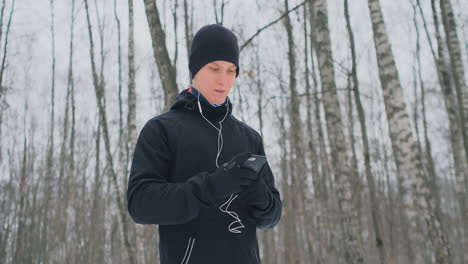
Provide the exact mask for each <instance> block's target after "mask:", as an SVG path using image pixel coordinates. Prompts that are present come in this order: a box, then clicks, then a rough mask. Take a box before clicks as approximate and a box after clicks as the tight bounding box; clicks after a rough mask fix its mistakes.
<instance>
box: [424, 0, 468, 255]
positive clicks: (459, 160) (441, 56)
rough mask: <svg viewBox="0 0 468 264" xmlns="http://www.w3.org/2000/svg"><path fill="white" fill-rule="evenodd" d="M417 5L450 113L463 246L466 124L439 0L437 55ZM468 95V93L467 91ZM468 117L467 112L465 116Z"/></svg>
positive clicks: (467, 215) (467, 230)
mask: <svg viewBox="0 0 468 264" xmlns="http://www.w3.org/2000/svg"><path fill="white" fill-rule="evenodd" d="M417 5H418V8H419V10H420V13H421V17H422V18H423V21H424V26H425V31H426V35H427V38H428V41H429V44H430V46H431V51H432V56H433V58H434V61H435V64H436V69H437V76H438V81H439V84H440V87H441V89H442V94H443V98H444V103H445V108H446V111H447V115H448V118H449V119H448V124H449V132H450V143H451V147H452V155H453V162H454V167H455V179H456V184H455V192H456V194H457V199H458V203H459V206H460V211H461V212H460V217H461V222H462V223H463V226H462V228H463V233H464V235H463V237H464V241H461V242H462V248H463V245H467V244H468V221H467V219H468V204H467V200H466V194H467V192H468V168H467V163H466V160H467V158H466V154H468V153H466V152H465V149H464V143H463V135H462V133H463V132H462V130H463V124H462V123H461V122H460V118H459V111H457V101H456V99H455V95H454V94H456V92H454V89H453V83H452V82H451V80H450V70H449V68H448V66H447V63H446V61H447V60H446V58H445V54H446V43H444V42H443V41H442V37H441V33H440V30H439V16H438V15H437V10H436V3H435V0H431V8H432V16H433V21H434V29H435V35H436V41H437V55H436V53H435V51H434V49H433V48H432V42H431V39H430V36H429V30H428V29H427V26H426V22H425V18H424V14H423V12H422V8H421V5H420V3H419V0H417ZM467 94H468V93H467ZM465 117H466V115H465ZM463 255H464V261H465V262H468V252H466V251H464V252H463Z"/></svg>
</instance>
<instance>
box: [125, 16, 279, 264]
mask: <svg viewBox="0 0 468 264" xmlns="http://www.w3.org/2000/svg"><path fill="white" fill-rule="evenodd" d="M189 69H190V73H191V76H192V85H191V87H190V88H189V89H186V90H184V91H182V92H181V93H180V94H179V95H178V96H177V97H176V99H175V103H174V104H173V106H172V107H171V109H170V110H169V111H168V112H166V113H163V114H161V115H159V116H156V117H154V118H152V119H150V120H149V121H148V122H147V123H146V124H145V126H144V127H143V129H142V130H141V132H140V135H139V138H138V141H137V144H136V147H135V152H134V156H133V162H132V167H131V171H130V178H129V182H128V190H127V200H128V211H129V213H130V215H131V217H132V218H133V220H134V221H135V222H136V223H140V224H158V225H159V237H160V244H159V253H160V263H161V264H181V263H182V264H187V263H190V264H202V263H203V264H212V263H213V264H229V263H232V264H250V263H260V256H259V249H258V242H257V236H256V229H257V228H260V229H267V228H273V227H274V226H276V225H277V224H278V222H279V220H280V217H281V208H282V203H281V199H280V194H279V192H278V190H277V189H276V188H275V181H274V177H273V173H272V171H271V169H270V167H269V165H268V162H266V163H262V162H261V161H262V160H264V161H265V159H264V155H265V153H264V148H263V143H262V139H261V137H260V135H259V134H258V133H257V132H256V131H255V130H254V129H252V128H250V127H249V126H248V125H246V124H244V123H243V122H241V121H239V120H237V119H236V118H235V117H234V116H233V115H232V104H231V102H230V100H229V97H228V94H229V92H230V90H231V88H232V85H233V83H234V81H235V79H236V77H237V76H238V74H239V46H238V42H237V37H236V36H235V35H234V34H233V33H232V32H231V31H230V30H228V29H227V28H225V27H223V26H221V25H207V26H204V27H202V28H201V29H200V30H199V31H198V32H197V33H196V34H195V36H194V38H193V42H192V48H191V52H190V57H189Z"/></svg>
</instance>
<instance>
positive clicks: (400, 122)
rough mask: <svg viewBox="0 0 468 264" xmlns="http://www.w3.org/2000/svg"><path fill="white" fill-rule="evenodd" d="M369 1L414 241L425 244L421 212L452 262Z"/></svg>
mask: <svg viewBox="0 0 468 264" xmlns="http://www.w3.org/2000/svg"><path fill="white" fill-rule="evenodd" d="M368 4H369V10H370V13H371V20H372V29H373V33H374V44H375V49H376V53H377V63H378V68H379V76H380V82H381V86H382V89H383V96H384V103H385V109H386V113H387V119H388V122H389V130H390V138H391V141H392V148H393V152H394V156H395V161H396V165H397V170H398V173H397V175H398V178H399V179H398V180H399V181H400V183H401V187H402V190H401V192H402V196H403V197H402V200H403V203H404V208H405V213H406V214H407V216H408V219H409V221H410V225H411V229H410V236H411V238H412V240H411V242H412V243H417V244H419V245H424V238H423V236H422V235H421V233H420V232H418V231H416V230H418V223H419V221H418V216H419V215H421V217H422V219H423V220H424V222H425V223H427V228H428V232H429V236H430V240H431V241H432V243H433V245H434V247H435V256H436V261H437V263H452V256H451V253H450V247H449V244H448V241H447V235H446V233H445V231H444V229H443V227H442V223H441V220H440V214H439V212H437V210H436V208H435V203H436V202H435V201H434V199H435V198H436V197H435V195H434V193H433V192H432V190H431V188H429V186H428V182H427V176H426V175H424V170H423V166H422V164H421V157H420V156H419V154H418V151H417V146H416V140H415V137H414V135H413V132H412V129H411V124H410V120H409V117H408V113H407V111H406V104H405V101H404V96H403V89H402V88H401V84H400V80H399V78H398V71H397V68H396V65H395V61H394V58H393V53H392V50H391V47H390V41H389V40H388V36H387V32H386V29H385V24H384V20H383V15H382V11H381V8H380V3H379V0H368ZM414 252H415V253H416V263H422V261H423V256H422V252H421V250H415V251H414Z"/></svg>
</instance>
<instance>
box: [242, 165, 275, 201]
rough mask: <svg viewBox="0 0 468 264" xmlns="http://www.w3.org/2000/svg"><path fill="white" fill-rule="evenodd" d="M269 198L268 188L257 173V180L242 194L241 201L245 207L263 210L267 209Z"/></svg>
mask: <svg viewBox="0 0 468 264" xmlns="http://www.w3.org/2000/svg"><path fill="white" fill-rule="evenodd" d="M270 196H271V191H270V188H269V187H268V185H267V184H266V182H265V180H264V179H263V177H262V175H261V173H259V176H258V180H257V181H256V182H255V183H254V184H252V185H251V186H250V187H249V188H248V189H246V190H245V191H244V193H243V194H242V200H244V202H245V204H246V205H247V206H251V207H255V208H258V209H263V208H266V207H268V204H269V202H270Z"/></svg>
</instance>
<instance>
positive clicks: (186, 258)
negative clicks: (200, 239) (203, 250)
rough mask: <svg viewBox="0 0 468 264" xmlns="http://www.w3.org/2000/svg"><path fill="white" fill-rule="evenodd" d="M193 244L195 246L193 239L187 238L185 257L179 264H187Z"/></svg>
mask: <svg viewBox="0 0 468 264" xmlns="http://www.w3.org/2000/svg"><path fill="white" fill-rule="evenodd" d="M193 244H195V238H194V237H189V241H188V245H187V248H186V249H185V255H184V258H183V259H182V262H181V263H180V264H188V262H189V260H190V255H191V254H192V248H193Z"/></svg>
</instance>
